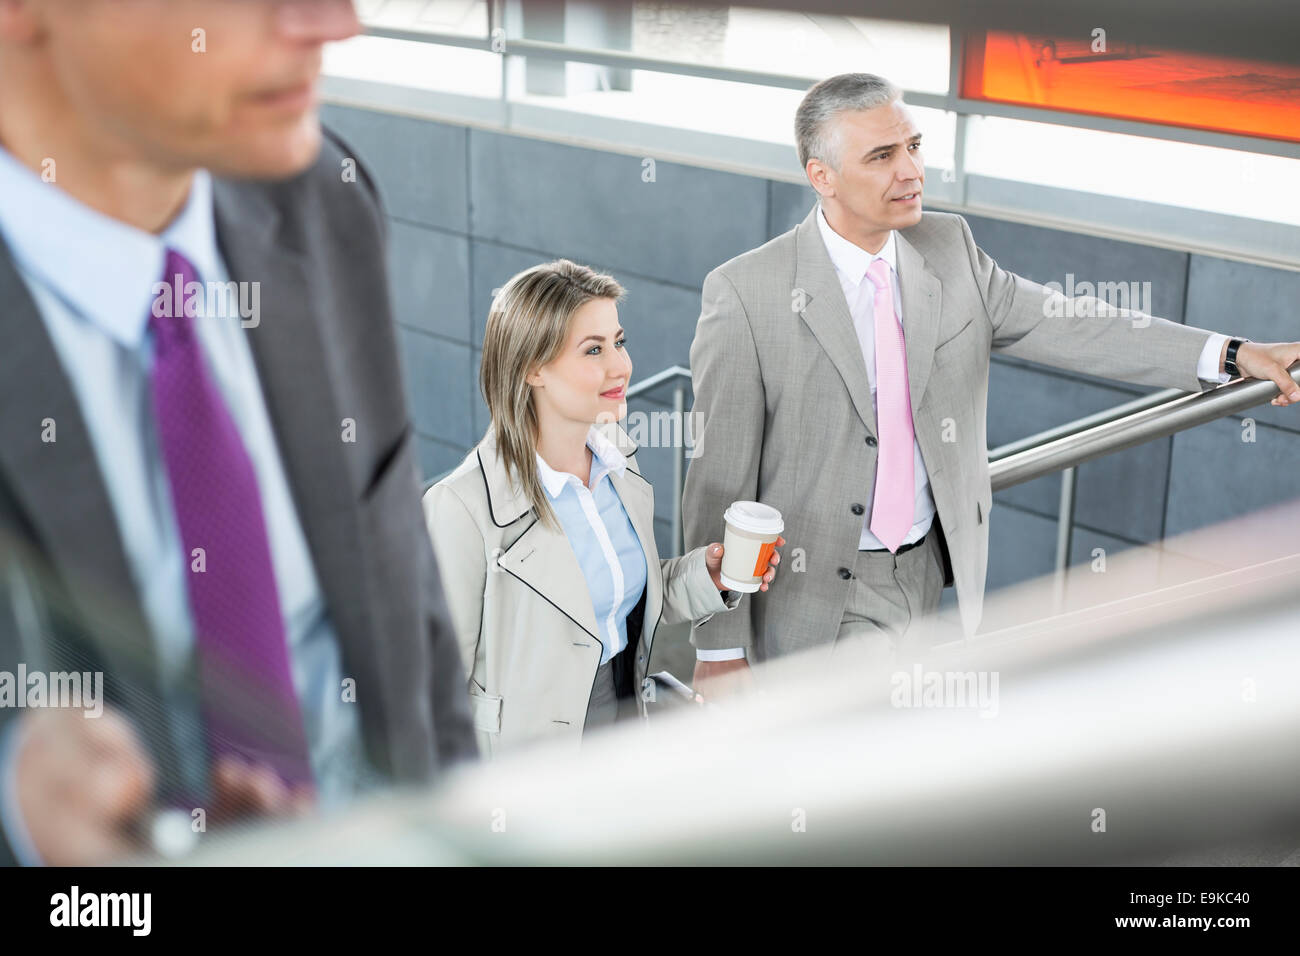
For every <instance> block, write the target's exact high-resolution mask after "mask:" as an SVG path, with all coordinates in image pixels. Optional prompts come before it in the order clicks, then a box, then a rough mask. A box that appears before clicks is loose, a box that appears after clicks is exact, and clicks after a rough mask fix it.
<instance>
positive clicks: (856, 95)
mask: <svg viewBox="0 0 1300 956" xmlns="http://www.w3.org/2000/svg"><path fill="white" fill-rule="evenodd" d="M902 96H903V91H902V90H901V89H899V88H898V87H897V86H895V85H894V84H893V83H891V82H889V80H887V79H885V78H884V77H883V76H876V75H874V74H872V73H841V74H839V75H838V76H832V77H828V78H827V79H825V80H822V81H821V82H820V83H818V84H817V85H816V86H814V87H813V88H812V89H811V90H809V91H808V93H807V94H806V95H805V96H804V98H803V102H801V103H800V104H799V108H798V109H797V110H795V114H794V141H795V145H796V146H797V147H798V149H799V167H800V168H801V169H807V168H808V160H810V159H820V160H821V161H822V162H823V163H826V164H827V165H829V166H830V167H831V168H832V169H834V170H835V171H836V172H838V171H839V168H840V151H841V147H840V136H839V129H838V126H837V124H836V123H835V122H834V120H835V117H837V116H838V115H839V114H840V113H844V112H847V111H849V110H871V109H875V108H876V107H877V106H888V105H889V104H890V103H892V102H894V100H897V99H901V98H902Z"/></svg>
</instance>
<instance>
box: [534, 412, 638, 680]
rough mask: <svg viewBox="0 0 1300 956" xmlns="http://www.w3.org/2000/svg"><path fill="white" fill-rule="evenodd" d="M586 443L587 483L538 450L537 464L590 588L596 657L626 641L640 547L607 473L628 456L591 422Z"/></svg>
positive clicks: (622, 464)
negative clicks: (588, 456)
mask: <svg viewBox="0 0 1300 956" xmlns="http://www.w3.org/2000/svg"><path fill="white" fill-rule="evenodd" d="M587 447H588V448H590V449H591V454H592V459H591V475H590V485H584V484H583V483H582V480H581V479H580V478H579V477H578V476H577V475H574V474H570V473H569V472H564V471H556V470H555V469H554V468H552V467H551V466H550V465H548V464H547V463H546V461H545V459H543V458H542V456H541V455H538V456H537V469H538V474H539V477H540V479H541V482H542V487H543V488H545V489H546V496H547V497H548V498H549V499H550V501H551V507H552V508H554V509H555V514H556V517H557V518H559V520H560V525H561V527H563V528H564V533H565V535H566V536H567V537H568V539H569V544H570V545H571V546H572V547H573V553H574V554H575V555H576V556H577V558H578V566H579V567H580V568H582V576H583V577H584V578H586V580H587V590H588V591H589V592H590V593H591V606H592V609H593V610H594V611H595V612H596V630H597V636H598V637H599V638H600V643H601V645H602V650H601V655H600V662H601V663H602V664H604V663H606V662H607V661H609V660H610V659H611V658H613V656H614V655H615V654H617V653H619V652H620V651H622V650H623V649H624V648H625V647H627V617H628V615H629V614H631V613H632V609H633V608H634V607H636V605H637V602H638V601H640V600H641V592H642V591H644V590H645V586H646V558H645V550H644V549H643V548H642V547H641V539H640V538H638V537H637V535H636V529H635V528H633V527H632V520H631V519H630V518H629V517H628V515H627V509H626V508H624V507H623V502H622V500H621V499H620V498H619V496H618V492H617V491H615V490H614V483H613V482H612V481H610V478H609V474H610V472H614V473H615V474H618V475H621V474H623V471H624V469H626V468H627V459H626V458H625V457H623V454H622V452H620V451H619V450H618V449H617V448H616V447H615V446H614V444H613V442H611V441H610V440H609V439H608V438H606V437H605V436H604V435H602V434H601V433H600V431H599V430H598V429H596V428H595V427H594V426H593V427H592V428H591V430H590V431H589V432H588V433H587Z"/></svg>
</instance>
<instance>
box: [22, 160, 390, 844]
mask: <svg viewBox="0 0 1300 956" xmlns="http://www.w3.org/2000/svg"><path fill="white" fill-rule="evenodd" d="M0 196H3V197H4V199H3V202H2V203H0V236H3V239H4V241H5V243H6V244H7V245H8V248H9V251H10V253H11V255H12V256H13V259H14V262H15V265H16V267H17V270H18V273H19V274H20V275H21V276H22V277H23V279H24V281H25V282H26V284H27V286H28V289H29V290H30V291H31V294H32V298H33V300H34V301H35V303H36V306H37V309H38V311H39V312H40V314H41V317H42V319H43V320H44V323H45V328H46V331H47V332H48V334H49V336H50V338H51V339H52V341H53V343H54V349H55V352H56V353H57V354H58V357H59V359H60V360H61V362H62V364H63V368H64V370H65V372H66V373H67V376H68V379H69V381H70V382H71V385H72V389H73V392H74V394H75V395H76V397H77V400H78V404H79V405H80V409H81V413H82V415H83V417H84V418H85V421H86V426H87V429H88V431H89V434H90V440H91V444H92V446H93V448H94V451H95V455H96V458H97V461H98V464H99V470H100V474H101V475H102V476H103V479H104V484H105V487H106V489H107V492H108V500H109V502H110V503H111V506H112V509H113V514H114V517H115V518H116V521H117V527H118V531H119V534H120V536H121V539H122V544H123V546H124V549H125V551H126V559H127V563H128V565H129V567H130V570H131V573H132V576H133V578H134V580H135V583H136V587H137V592H138V594H139V597H140V599H141V602H142V605H143V608H144V613H145V616H146V619H147V620H148V622H149V625H150V628H151V631H152V634H153V637H154V646H155V650H156V652H157V655H158V662H159V673H160V676H161V680H162V685H163V693H164V694H165V695H169V699H168V700H167V702H166V706H167V712H168V715H169V717H170V718H172V726H171V728H170V729H171V731H172V734H173V737H174V739H175V740H176V749H177V753H178V754H179V755H180V757H181V761H182V767H181V773H182V776H183V778H184V779H183V781H182V782H183V784H184V785H185V786H187V787H190V788H196V787H198V786H199V785H200V784H201V782H202V780H203V778H204V775H205V772H206V754H205V751H204V747H203V743H202V740H201V738H200V737H199V736H198V735H199V726H200V724H199V721H198V704H197V702H196V701H194V700H193V699H187V698H183V697H182V695H180V693H179V692H178V691H175V690H173V689H174V688H178V687H179V682H180V680H181V678H182V677H183V675H185V674H186V673H187V672H188V671H189V670H190V669H191V668H192V667H193V666H194V622H193V619H192V616H191V612H190V606H189V597H188V594H187V592H186V586H185V574H186V570H185V568H186V561H187V558H186V556H185V554H184V553H183V551H182V546H181V541H180V535H179V531H178V529H177V527H176V518H175V514H174V512H173V510H172V505H171V491H170V486H169V484H168V480H167V472H166V466H165V463H164V461H163V459H162V455H161V451H160V449H159V447H158V441H157V435H156V431H155V425H154V420H153V414H152V410H151V406H150V398H149V373H150V368H151V364H152V349H153V343H152V336H151V334H150V333H149V331H148V318H149V314H150V309H151V304H152V302H153V299H154V291H153V290H154V287H155V285H156V284H157V283H159V282H161V281H163V268H164V260H165V255H166V250H167V249H169V248H171V249H175V250H177V251H178V252H180V253H181V254H182V255H183V256H185V258H186V259H188V260H189V261H190V262H191V263H192V264H193V265H194V267H195V269H196V271H197V272H198V276H199V280H200V281H201V282H204V283H213V282H225V281H227V279H228V273H227V268H226V266H225V263H224V262H223V260H222V258H221V255H220V252H219V250H218V247H217V235H216V225H215V218H214V210H213V198H212V182H211V179H210V177H209V176H208V174H207V173H206V172H202V171H200V172H199V173H198V174H196V175H195V177H194V182H193V186H192V187H191V190H190V195H189V199H188V200H187V202H186V205H185V207H184V208H183V209H182V210H181V212H180V213H179V214H178V215H177V217H176V218H175V219H174V220H173V221H172V223H171V224H170V225H169V226H168V227H167V228H166V230H164V231H163V233H162V234H161V235H152V234H150V233H147V232H143V231H141V230H139V229H136V228H134V227H133V226H129V225H127V224H125V223H122V222H120V221H118V220H115V219H112V218H109V217H108V216H105V215H103V214H101V213H99V212H97V211H95V210H93V209H91V208H90V207H88V206H86V205H84V204H82V203H81V202H79V201H77V200H76V199H74V198H72V197H71V196H70V195H69V194H67V193H66V192H64V191H63V190H61V189H59V188H58V187H57V186H55V185H53V184H49V183H46V182H43V181H42V180H41V179H40V177H38V176H37V175H36V174H35V173H33V172H32V171H30V170H29V169H27V168H26V167H25V166H22V165H21V164H20V163H18V161H17V160H15V159H14V158H13V157H12V156H11V155H10V154H9V153H8V152H6V151H5V150H4V149H3V148H0ZM194 321H195V322H196V325H197V330H198V337H199V340H200V343H201V345H202V348H203V351H204V354H205V356H206V358H207V361H208V365H209V368H210V370H211V372H212V374H213V376H214V378H215V380H216V383H217V385H218V387H219V389H220V391H221V393H222V395H223V396H224V397H225V399H226V403H227V405H228V407H229V409H230V413H231V415H232V417H233V418H234V421H235V424H236V427H237V428H238V429H239V432H240V435H241V437H242V438H243V441H244V445H245V447H246V449H247V451H248V454H249V457H250V458H251V459H252V461H253V465H254V468H255V470H256V473H257V482H258V487H259V490H260V492H261V497H262V505H263V511H264V514H265V517H266V523H267V534H268V538H269V542H270V548H271V558H272V564H273V566H274V568H275V575H276V584H277V587H278V590H279V595H280V604H281V610H282V612H283V615H284V624H285V632H286V635H287V639H288V642H289V650H290V661H291V665H292V669H293V680H294V686H295V687H296V689H297V692H298V698H299V701H300V702H301V707H302V712H303V719H304V722H305V725H306V732H307V741H308V745H309V747H310V749H311V761H312V767H313V770H314V773H315V776H316V781H317V791H318V797H319V801H320V805H321V806H322V807H328V806H331V805H336V804H338V803H341V802H343V801H344V800H346V799H347V798H348V797H349V796H350V795H352V794H354V793H356V792H358V791H359V790H361V789H365V788H368V787H369V786H371V785H373V784H374V782H375V779H374V774H373V772H372V770H371V768H370V767H369V765H368V763H367V761H366V759H365V755H364V747H363V744H362V737H361V723H360V714H359V713H358V711H357V705H356V704H355V703H351V702H345V701H344V700H343V695H342V690H341V687H342V680H343V676H344V675H343V672H342V655H341V649H340V647H339V641H338V637H337V635H336V634H335V632H334V629H333V626H332V624H331V622H330V620H329V616H328V614H327V612H326V607H325V602H324V597H323V595H322V593H321V590H320V584H319V582H318V580H317V578H316V571H315V567H314V565H313V563H312V559H311V553H310V551H309V550H308V546H307V541H306V538H305V537H304V535H303V530H302V527H301V525H300V524H299V522H298V516H297V512H296V511H295V509H294V504H293V498H292V495H291V493H290V490H289V485H288V482H287V480H286V478H285V474H284V468H283V464H282V462H281V460H280V453H279V449H278V447H277V445H276V442H275V436H274V434H273V432H272V429H271V422H270V418H269V416H268V414H267V410H266V405H265V401H264V398H263V395H262V389H261V384H260V382H259V380H258V377H257V371H256V367H255V366H254V364H253V358H252V353H251V351H250V350H249V345H248V341H247V338H246V336H245V331H244V324H243V320H242V319H241V317H240V316H239V315H238V314H233V315H230V314H219V315H216V316H204V315H200V316H199V317H197V318H196V319H195V320H194ZM249 324H250V325H251V324H252V320H250V321H249ZM56 427H57V423H56ZM17 723H18V722H17V721H12V722H11V723H10V725H9V729H10V731H11V733H9V734H8V735H7V736H8V738H9V739H7V740H0V775H3V777H4V780H3V781H0V782H2V783H3V788H0V791H2V795H4V796H5V797H6V798H7V799H5V800H4V801H3V802H2V803H0V810H2V811H3V812H2V813H0V821H2V822H3V824H4V827H5V832H6V835H7V836H8V837H9V842H10V845H11V846H13V847H15V849H16V851H17V852H19V854H20V855H19V859H20V861H21V862H29V863H30V862H35V861H34V860H33V859H32V858H31V851H32V848H31V846H30V842H29V841H28V840H27V835H26V833H25V832H23V828H22V823H21V820H20V819H19V817H18V814H17V812H16V809H17V808H16V807H15V806H14V805H13V803H12V797H13V790H14V787H13V766H12V765H13V760H12V756H13V755H12V753H11V750H12V746H13V743H14V741H13V739H12V738H13V733H12V731H13V730H14V728H15V727H16V725H17ZM24 851H25V852H24Z"/></svg>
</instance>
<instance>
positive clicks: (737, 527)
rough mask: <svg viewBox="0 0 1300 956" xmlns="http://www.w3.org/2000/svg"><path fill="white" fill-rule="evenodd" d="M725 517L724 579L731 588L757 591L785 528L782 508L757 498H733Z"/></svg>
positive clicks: (723, 544) (728, 588) (722, 574)
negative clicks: (753, 499) (777, 541)
mask: <svg viewBox="0 0 1300 956" xmlns="http://www.w3.org/2000/svg"><path fill="white" fill-rule="evenodd" d="M722 517H723V519H724V520H725V521H726V523H727V527H726V530H725V531H724V532H723V537H722V549H723V550H722V573H721V574H720V575H719V576H720V577H721V578H722V583H723V584H724V585H725V586H726V588H727V590H729V591H745V592H752V591H757V590H758V589H759V587H760V586H761V585H762V584H763V575H764V574H766V573H767V565H768V563H769V562H770V561H771V560H772V552H773V551H774V550H775V549H776V539H777V538H779V537H781V532H782V531H784V530H785V522H784V521H782V520H781V512H779V511H777V510H776V509H775V508H773V507H771V506H770V505H765V504H760V503H759V502H757V501H733V502H732V503H731V507H730V508H728V509H727V510H726V511H725V512H724V513H723V515H722Z"/></svg>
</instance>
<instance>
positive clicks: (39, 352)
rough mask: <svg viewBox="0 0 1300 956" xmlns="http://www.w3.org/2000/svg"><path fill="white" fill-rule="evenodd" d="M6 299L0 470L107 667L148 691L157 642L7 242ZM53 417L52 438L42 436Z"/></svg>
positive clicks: (1, 262) (65, 383)
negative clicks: (133, 680) (147, 622)
mask: <svg viewBox="0 0 1300 956" xmlns="http://www.w3.org/2000/svg"><path fill="white" fill-rule="evenodd" d="M0 302H2V303H4V305H3V308H0V334H2V335H3V337H4V341H5V343H6V345H5V348H4V349H0V472H3V473H4V475H5V476H6V479H7V481H8V482H9V483H10V487H11V488H12V494H13V497H14V498H15V500H16V502H17V504H18V505H19V506H20V507H21V509H22V515H21V518H22V519H24V520H25V521H26V522H27V523H28V525H29V526H30V527H31V530H32V533H33V536H34V538H35V543H36V547H37V548H39V549H40V550H41V551H42V552H43V557H44V559H45V560H46V561H48V562H49V564H50V566H51V568H52V570H54V571H55V572H56V573H57V574H58V576H59V578H60V579H61V583H62V584H64V585H66V588H67V591H66V595H65V596H66V598H67V599H69V600H70V601H71V602H72V603H73V605H74V606H75V608H76V609H77V611H78V612H79V613H80V615H81V616H82V619H83V620H84V621H85V622H86V624H87V627H86V629H85V638H86V639H87V640H88V641H89V642H90V643H91V644H92V645H94V646H95V647H96V648H97V650H98V652H99V653H100V655H101V656H102V659H103V666H104V667H105V668H106V669H109V670H110V673H114V674H117V675H121V676H127V675H129V676H131V677H132V678H133V679H135V680H138V681H140V682H141V684H142V685H143V686H144V687H147V688H148V689H149V690H150V691H151V692H152V691H153V690H154V688H155V684H156V679H157V671H156V667H155V659H154V653H153V645H152V639H151V636H150V633H149V628H148V626H147V624H146V619H145V615H144V610H143V607H142V605H141V604H140V600H139V596H138V593H137V591H136V584H135V580H134V578H133V575H132V573H131V570H130V566H129V565H128V564H127V560H126V551H125V549H124V547H123V544H122V539H121V537H120V535H119V533H118V528H117V519H116V517H115V515H114V512H113V508H112V505H111V503H110V502H109V498H108V490H107V488H106V487H105V485H104V480H103V477H102V475H101V474H100V470H99V462H98V458H97V457H96V454H95V449H94V446H93V445H92V444H91V441H90V434H89V431H88V430H87V427H86V423H85V419H84V418H83V417H82V415H81V408H80V405H79V404H78V401H77V397H76V394H75V393H74V392H73V390H72V385H71V383H70V382H69V380H68V377H67V375H66V373H65V372H64V369H63V364H62V362H61V361H60V360H59V357H58V354H57V352H56V351H55V349H54V344H53V342H52V341H51V340H50V337H49V333H48V332H47V331H46V329H45V323H44V320H43V319H42V318H41V315H40V313H39V311H38V310H37V307H36V303H35V302H33V301H32V298H31V295H30V293H29V291H28V289H27V285H26V283H25V282H24V281H23V279H22V277H21V276H20V275H19V274H18V272H17V270H16V268H15V267H14V264H13V262H12V261H11V259H10V256H9V251H8V249H7V248H6V247H5V245H4V243H3V242H2V241H0ZM47 420H48V422H49V423H50V427H51V428H52V429H53V437H54V440H53V441H46V440H45V438H44V434H45V428H46V424H45V423H46V421H47ZM5 543H6V544H7V542H5Z"/></svg>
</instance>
